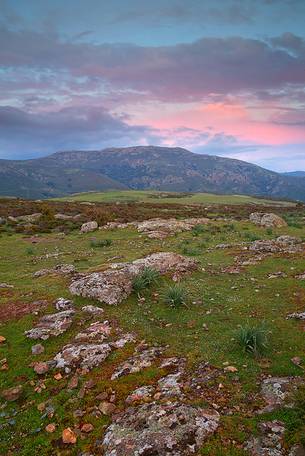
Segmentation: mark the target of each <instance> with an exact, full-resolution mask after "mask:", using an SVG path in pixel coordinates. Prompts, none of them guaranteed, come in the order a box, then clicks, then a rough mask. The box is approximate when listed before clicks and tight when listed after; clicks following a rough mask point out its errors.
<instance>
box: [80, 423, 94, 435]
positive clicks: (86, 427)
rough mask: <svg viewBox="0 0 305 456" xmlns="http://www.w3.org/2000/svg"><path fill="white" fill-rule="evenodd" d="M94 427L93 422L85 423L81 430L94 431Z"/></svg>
mask: <svg viewBox="0 0 305 456" xmlns="http://www.w3.org/2000/svg"><path fill="white" fill-rule="evenodd" d="M93 429H94V427H93V425H92V424H91V423H85V424H83V425H82V427H81V429H80V430H81V431H82V432H85V433H86V434H88V433H89V432H92V431H93Z"/></svg>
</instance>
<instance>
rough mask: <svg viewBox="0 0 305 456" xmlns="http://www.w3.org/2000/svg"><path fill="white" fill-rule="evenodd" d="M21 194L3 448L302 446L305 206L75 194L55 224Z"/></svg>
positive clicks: (1, 392) (8, 245)
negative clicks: (153, 203) (135, 213)
mask: <svg viewBox="0 0 305 456" xmlns="http://www.w3.org/2000/svg"><path fill="white" fill-rule="evenodd" d="M2 204H4V203H2ZM16 204H17V203H14V205H13V207H14V209H13V210H12V203H11V202H8V208H7V210H6V212H5V211H4V209H3V208H2V212H5V217H3V218H2V221H1V223H2V224H1V227H2V230H1V234H0V235H1V237H0V246H1V250H0V260H1V261H0V274H1V276H0V282H1V283H0V318H1V323H0V397H1V399H0V454H1V455H2V454H3V455H14V454H18V455H38V454H39V455H42V456H43V455H77V456H78V455H79V456H90V455H101V454H104V455H106V456H129V455H130V456H131V455H144V456H157V455H160V456H169V455H173V456H178V455H181V456H184V455H211V456H219V455H229V456H230V455H231V456H240V455H254V456H255V455H257V456H301V455H304V454H305V447H304V446H303V445H304V444H305V431H304V418H305V390H304V366H305V351H304V328H305V327H304V320H305V317H304V314H305V280H304V278H305V261H304V260H305V231H304V216H305V210H304V208H302V207H299V208H298V211H297V212H296V211H292V214H289V213H287V214H285V219H284V218H283V214H282V213H281V212H280V213H278V212H277V208H274V212H275V213H273V212H272V211H271V210H270V209H269V212H263V213H262V212H261V209H259V211H257V212H255V207H254V206H252V207H241V208H240V214H243V217H241V216H240V215H239V216H238V217H237V216H236V208H234V210H233V209H232V211H231V212H230V211H229V209H228V207H226V208H223V212H222V210H221V207H218V208H217V213H216V211H214V212H213V211H212V212H213V213H211V214H209V213H208V212H206V213H205V214H203V211H202V212H201V213H200V214H198V216H197V217H194V213H193V210H192V209H191V210H190V212H191V214H190V215H189V216H188V217H186V215H185V214H184V216H183V217H181V218H180V219H175V218H173V214H171V217H167V219H164V218H162V217H160V214H158V217H154V218H150V219H147V220H143V219H141V220H137V219H136V218H134V219H133V220H126V219H125V220H118V218H117V217H116V216H115V215H113V220H109V219H107V220H104V222H101V219H100V218H98V217H95V218H96V219H95V218H94V217H93V215H96V214H97V212H96V213H95V212H94V210H93V209H94V208H93V209H92V210H91V211H87V212H86V211H85V212H84V211H83V210H82V206H81V205H78V206H77V204H75V207H74V206H73V207H74V209H73V213H71V212H67V213H65V212H64V210H63V207H61V208H60V210H61V212H59V208H57V210H58V212H56V213H55V214H53V215H52V217H53V218H54V220H55V221H56V222H54V227H53V228H51V225H50V223H49V225H48V229H47V230H44V228H43V226H42V225H41V220H42V219H43V218H44V217H45V211H46V207H45V206H46V205H47V203H44V205H45V206H44V208H43V209H42V210H41V211H40V212H39V211H37V210H35V211H33V212H31V213H28V214H24V213H22V214H20V213H19V210H17V209H18V208H16ZM33 206H34V207H35V204H33ZM10 210H11V211H12V213H11V215H10V214H9V212H10ZM43 211H44V212H43ZM186 212H187V210H186ZM89 216H90V217H89ZM52 217H51V218H52ZM63 221H64V223H72V225H70V229H69V230H67V229H64V230H61V229H59V226H60V225H58V223H62V222H63ZM29 224H30V225H31V227H30V228H28V229H30V230H32V232H36V234H35V235H33V234H32V235H31V236H30V237H29V235H28V234H26V233H25V232H24V229H22V230H20V229H19V228H20V227H24V226H28V225H29ZM65 226H66V228H67V225H65ZM20 231H22V233H20ZM147 270H150V271H154V274H155V275H154V280H153V281H152V282H151V283H148V282H145V286H143V287H139V286H138V288H136V287H135V279H137V278H139V277H140V276H141V275H143V274H145V273H147ZM172 287H174V289H175V290H176V289H177V288H178V289H179V290H180V292H181V290H182V292H181V293H182V294H183V299H182V301H181V302H180V305H178V304H176V305H175V301H174V300H173V299H172V300H169V299H168V290H169V289H170V288H172ZM175 287H176V288H175ZM179 290H178V291H179ZM262 325H263V326H264V328H265V329H264V335H265V337H266V341H267V343H266V344H265V345H264V347H263V349H262V350H261V351H259V352H258V351H257V352H256V351H254V352H253V351H251V350H248V351H247V350H245V346H243V345H240V344H239V343H238V336H237V334H238V332H239V331H240V329H243V328H246V327H247V326H251V327H260V326H262Z"/></svg>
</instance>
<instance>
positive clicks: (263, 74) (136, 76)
mask: <svg viewBox="0 0 305 456" xmlns="http://www.w3.org/2000/svg"><path fill="white" fill-rule="evenodd" d="M0 41H1V42H5V43H7V45H6V46H5V47H4V46H3V47H2V48H1V50H0V62H1V66H2V67H4V68H5V67H10V68H13V69H14V68H15V69H16V73H17V72H19V70H20V69H21V68H22V69H23V70H26V69H29V70H35V71H36V72H37V73H39V71H46V70H49V71H65V72H67V73H68V74H69V75H70V77H71V78H83V81H84V83H85V84H86V85H87V88H88V89H90V85H91V84H92V83H93V82H94V83H96V81H97V80H99V81H101V82H104V83H108V84H110V85H111V86H113V87H116V88H121V89H124V90H136V91H143V92H144V93H148V94H150V95H151V96H152V97H153V98H158V99H162V100H171V101H174V100H177V101H179V100H192V99H194V98H196V97H201V96H204V95H207V94H210V93H221V94H226V93H234V92H242V91H248V90H249V91H251V90H263V89H276V88H282V87H284V86H285V85H287V84H290V85H293V84H304V83H305V44H304V39H303V38H301V37H297V36H295V35H292V34H284V35H282V36H280V37H276V38H273V39H272V40H270V41H269V42H266V41H263V40H254V39H246V38H241V37H230V38H203V39H201V40H198V41H196V42H194V43H190V44H177V45H175V46H159V47H147V46H146V47H143V46H136V45H131V44H103V45H95V44H84V43H78V42H71V41H70V42H69V41H66V42H63V41H62V40H60V39H59V37H58V36H56V35H46V34H39V33H35V32H28V31H23V32H11V31H8V30H5V29H2V30H1V31H0ZM18 84H20V81H19V82H18Z"/></svg>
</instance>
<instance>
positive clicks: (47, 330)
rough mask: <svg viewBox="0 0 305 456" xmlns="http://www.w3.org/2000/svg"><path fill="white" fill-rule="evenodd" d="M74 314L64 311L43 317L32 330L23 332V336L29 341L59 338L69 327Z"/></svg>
mask: <svg viewBox="0 0 305 456" xmlns="http://www.w3.org/2000/svg"><path fill="white" fill-rule="evenodd" d="M74 313H75V312H74V310H64V311H62V312H58V313H54V314H49V315H44V316H43V317H41V318H40V320H39V321H38V323H37V325H36V326H35V327H34V328H32V329H30V330H29V331H25V335H26V337H28V338H29V339H42V340H47V339H49V337H54V336H55V337H56V336H59V335H60V334H63V333H64V332H65V331H67V329H68V328H69V327H70V326H71V324H72V319H73V316H74Z"/></svg>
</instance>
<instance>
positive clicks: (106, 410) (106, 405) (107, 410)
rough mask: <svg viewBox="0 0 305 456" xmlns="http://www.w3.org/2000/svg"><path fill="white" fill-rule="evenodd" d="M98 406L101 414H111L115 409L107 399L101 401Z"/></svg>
mask: <svg viewBox="0 0 305 456" xmlns="http://www.w3.org/2000/svg"><path fill="white" fill-rule="evenodd" d="M98 408H99V410H100V411H101V412H102V414H103V415H112V414H113V413H114V412H115V410H116V406H115V405H114V404H113V403H112V402H108V401H103V402H101V403H100V404H99V406H98Z"/></svg>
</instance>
